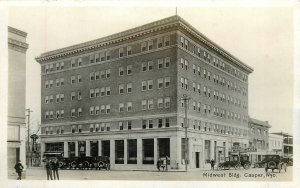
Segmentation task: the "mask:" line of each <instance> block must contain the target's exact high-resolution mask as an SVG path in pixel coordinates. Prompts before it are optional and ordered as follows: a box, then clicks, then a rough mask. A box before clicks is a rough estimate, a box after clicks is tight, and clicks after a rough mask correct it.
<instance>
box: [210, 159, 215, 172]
mask: <svg viewBox="0 0 300 188" xmlns="http://www.w3.org/2000/svg"><path fill="white" fill-rule="evenodd" d="M210 166H211V169H212V170H214V169H215V160H213V159H212V160H210Z"/></svg>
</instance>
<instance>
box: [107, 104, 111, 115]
mask: <svg viewBox="0 0 300 188" xmlns="http://www.w3.org/2000/svg"><path fill="white" fill-rule="evenodd" d="M106 113H107V114H109V113H110V105H109V104H108V105H106Z"/></svg>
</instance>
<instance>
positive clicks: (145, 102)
mask: <svg viewBox="0 0 300 188" xmlns="http://www.w3.org/2000/svg"><path fill="white" fill-rule="evenodd" d="M142 110H147V100H142Z"/></svg>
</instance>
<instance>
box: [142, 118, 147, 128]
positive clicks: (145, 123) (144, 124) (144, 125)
mask: <svg viewBox="0 0 300 188" xmlns="http://www.w3.org/2000/svg"><path fill="white" fill-rule="evenodd" d="M142 128H143V129H146V128H147V121H146V120H142Z"/></svg>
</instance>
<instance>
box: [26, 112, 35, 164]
mask: <svg viewBox="0 0 300 188" xmlns="http://www.w3.org/2000/svg"><path fill="white" fill-rule="evenodd" d="M25 111H26V112H27V115H26V116H27V124H28V130H27V131H28V132H27V134H28V135H27V142H28V143H27V152H28V159H27V160H26V161H27V167H29V165H30V161H31V159H29V153H30V144H29V143H30V142H29V141H30V135H29V134H30V133H29V131H30V113H31V112H33V111H32V110H30V108H28V109H26V110H25ZM26 156H27V155H26Z"/></svg>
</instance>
